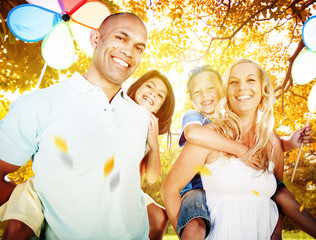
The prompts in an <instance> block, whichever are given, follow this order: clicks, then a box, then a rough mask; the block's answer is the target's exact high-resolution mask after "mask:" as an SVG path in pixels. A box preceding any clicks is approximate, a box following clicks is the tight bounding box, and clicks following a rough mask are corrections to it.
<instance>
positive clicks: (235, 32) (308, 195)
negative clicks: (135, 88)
mask: <svg viewBox="0 0 316 240" xmlns="http://www.w3.org/2000/svg"><path fill="white" fill-rule="evenodd" d="M103 2H104V3H106V4H107V5H108V6H109V7H110V9H111V11H112V12H113V13H114V12H118V11H129V12H133V13H135V14H137V15H138V16H140V17H141V18H142V19H143V20H144V21H145V23H146V25H147V27H148V30H149V39H150V42H149V46H148V49H147V50H146V53H145V55H144V57H143V61H142V64H141V65H140V66H139V68H138V69H137V71H136V72H135V74H134V75H133V76H132V79H131V80H129V81H128V82H129V83H130V82H131V81H132V80H133V79H136V78H137V77H139V76H141V75H142V74H143V73H144V72H146V71H148V70H151V69H157V70H160V71H161V72H163V73H164V74H165V75H166V76H168V78H169V79H170V81H171V82H172V84H173V87H174V89H180V90H181V89H182V91H186V90H185V89H186V88H185V86H186V81H187V73H188V70H190V69H192V68H193V67H195V66H197V65H204V64H210V65H212V66H213V68H214V69H217V70H218V71H219V72H220V73H222V74H223V73H224V71H225V69H226V68H227V66H228V65H229V64H231V63H232V62H233V61H235V60H237V59H240V58H251V59H252V60H255V61H256V62H258V63H259V64H260V65H261V66H263V67H264V68H265V69H266V70H267V72H268V73H269V75H270V77H271V79H272V82H273V84H274V87H275V96H276V100H277V101H276V103H275V105H274V116H275V129H274V130H275V132H276V133H278V134H279V135H280V136H285V137H289V134H290V133H292V132H293V131H294V130H297V129H299V128H301V127H302V126H304V125H305V124H306V120H307V113H308V109H307V98H308V94H309V92H310V90H311V88H312V86H313V85H314V84H316V81H315V80H314V81H312V82H311V83H309V84H306V85H301V86H298V85H295V84H294V83H293V80H292V78H291V74H290V72H291V66H292V63H293V61H294V60H295V58H296V56H297V55H298V53H300V52H301V51H302V50H304V49H305V47H304V44H303V41H302V36H301V32H302V27H303V24H304V22H305V21H306V20H307V19H308V18H309V17H311V16H312V14H313V13H314V14H315V12H316V4H315V1H313V0H303V1H297V0H279V1H278V0H274V1H272V0H270V1H259V0H249V1H248V0H247V1H245V0H242V1H230V0H226V1H214V0H173V1H170V0H162V1H153V0H151V1H148V0H146V1H145V0H137V1H136V0H135V1H134V0H117V1H107V0H103ZM22 3H26V2H25V1H23V0H9V1H1V2H0V90H2V91H3V92H2V94H1V93H0V94H1V95H0V118H3V117H4V116H5V114H6V112H7V111H8V107H9V100H8V99H7V98H6V97H5V96H4V92H5V93H12V92H15V91H19V92H20V93H21V94H23V93H24V92H25V91H29V90H32V88H34V87H35V85H36V83H37V80H38V78H39V75H40V73H41V70H42V67H43V65H44V60H43V59H42V57H41V50H40V46H41V43H40V42H38V43H25V42H23V41H20V40H18V39H16V38H15V37H14V36H13V35H12V33H11V32H10V31H9V29H8V27H7V25H6V17H7V14H8V12H9V11H10V9H12V8H13V7H15V6H17V5H19V4H22ZM76 54H77V55H78V60H77V61H76V62H75V63H74V64H73V65H72V66H71V67H70V68H69V69H67V70H63V71H58V70H54V69H52V68H49V67H48V68H47V70H46V72H45V75H44V78H43V81H42V84H41V86H40V88H45V87H48V86H50V85H52V84H54V83H56V82H58V81H59V78H60V74H65V75H67V76H69V75H71V74H72V73H73V72H75V71H78V72H80V73H84V72H85V71H86V70H87V69H88V67H89V58H88V57H87V56H86V55H85V54H84V53H82V52H80V50H77V52H76ZM178 91H179V90H178ZM185 96H186V97H185ZM176 101H177V103H176V113H175V115H174V117H173V126H172V132H173V139H172V144H171V147H170V148H168V144H167V140H166V137H165V136H162V137H161V138H160V143H161V145H160V150H161V159H162V166H163V171H162V174H161V177H160V178H159V180H158V182H157V183H155V184H149V183H148V182H146V180H144V181H143V189H144V191H145V192H147V193H149V194H150V195H151V196H152V197H153V198H154V199H155V200H156V201H157V202H158V203H160V204H162V201H161V199H160V196H159V188H160V185H161V182H162V181H163V179H164V177H165V176H166V174H167V172H168V170H169V169H170V166H171V165H172V163H173V161H174V160H175V159H176V157H177V155H178V153H179V151H180V149H179V147H178V144H177V140H178V139H177V138H178V134H179V132H180V131H181V118H182V116H183V114H184V113H185V111H186V110H187V109H189V108H191V107H192V106H191V104H190V103H189V98H188V96H187V95H184V94H182V95H179V96H177V92H176ZM315 123H316V116H315V115H314V116H313V117H312V119H311V122H310V125H311V126H315ZM315 130H316V128H315V127H314V131H315ZM315 151H316V144H315V143H313V144H310V145H308V146H304V149H303V153H302V156H301V159H300V163H299V167H298V171H297V173H296V177H295V180H294V183H290V181H289V179H290V178H291V174H292V171H293V168H294V163H295V161H296V157H297V154H298V150H295V151H292V152H287V153H285V183H286V184H287V186H288V188H289V189H290V190H291V191H292V192H293V194H294V195H295V196H296V198H297V200H298V201H299V202H300V203H301V204H303V205H304V207H305V208H307V209H308V210H310V211H311V212H312V214H313V215H314V216H316V167H315V166H316V165H315V164H316V154H315ZM32 174H33V173H32V171H31V162H29V163H28V164H27V165H26V166H25V167H23V168H22V169H20V170H18V171H17V172H16V173H13V174H11V179H13V180H14V181H16V182H17V183H20V182H23V181H25V180H26V179H27V178H28V177H30V176H31V175H32ZM285 227H286V228H288V229H290V228H293V226H292V225H289V224H288V223H287V224H285Z"/></svg>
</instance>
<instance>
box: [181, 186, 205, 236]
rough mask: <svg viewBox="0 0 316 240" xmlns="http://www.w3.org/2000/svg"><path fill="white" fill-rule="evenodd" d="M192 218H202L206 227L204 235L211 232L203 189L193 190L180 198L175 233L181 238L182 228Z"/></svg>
mask: <svg viewBox="0 0 316 240" xmlns="http://www.w3.org/2000/svg"><path fill="white" fill-rule="evenodd" d="M194 218H202V219H203V220H204V222H205V225H206V235H205V237H206V236H207V235H208V234H209V232H210V230H211V217H210V214H209V211H208V209H207V204H206V196H205V191H204V189H193V190H190V191H188V192H186V193H185V194H184V195H183V196H182V202H181V208H180V213H179V219H178V225H177V231H178V234H179V236H180V237H181V234H182V231H183V228H184V227H185V226H186V225H187V224H188V223H189V222H190V221H191V220H192V219H194Z"/></svg>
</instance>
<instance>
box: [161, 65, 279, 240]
mask: <svg viewBox="0 0 316 240" xmlns="http://www.w3.org/2000/svg"><path fill="white" fill-rule="evenodd" d="M273 94H274V92H273V88H272V84H271V81H270V79H269V77H268V75H267V73H266V72H265V71H264V70H263V69H262V68H261V67H260V66H259V65H258V64H256V63H255V62H252V61H250V60H247V59H242V60H239V61H237V62H235V63H234V64H232V65H231V66H230V67H229V68H228V69H227V71H226V73H225V75H224V77H223V96H224V99H223V100H222V103H221V104H220V105H221V106H222V110H220V111H216V118H215V121H214V123H212V124H209V125H206V126H205V127H208V128H211V129H213V130H216V131H217V132H219V133H221V134H222V135H224V136H226V137H228V138H230V139H233V140H235V141H238V142H241V143H243V144H245V145H247V146H248V147H249V148H250V151H249V152H248V156H257V157H258V159H259V160H260V169H259V170H254V169H253V168H250V167H249V166H247V165H246V164H245V163H244V162H243V161H242V160H241V159H239V158H236V157H234V156H232V155H227V154H225V153H223V152H219V151H215V150H210V149H206V148H203V147H200V146H197V145H194V144H191V143H187V144H186V145H185V147H184V148H183V150H182V152H181V154H180V155H179V157H178V159H177V160H176V162H175V164H174V165H173V167H172V168H171V170H170V172H169V174H168V176H167V178H166V180H165V182H164V183H163V186H162V190H161V193H162V197H163V200H164V202H165V207H166V210H167V214H168V216H169V219H170V221H171V223H172V225H173V226H176V223H177V220H178V214H179V209H180V204H181V198H180V195H179V192H180V190H181V189H182V188H183V187H184V186H185V185H186V184H187V183H188V182H189V181H190V180H191V179H192V177H193V176H194V175H195V174H196V170H197V169H201V168H202V167H203V170H201V176H202V182H203V187H204V190H205V192H206V199H207V205H208V209H209V212H210V217H211V232H210V234H209V235H208V237H207V239H234V240H235V239H251V240H254V239H260V240H261V239H270V237H271V235H272V234H273V231H274V228H275V226H276V223H277V220H278V210H277V207H276V204H275V203H274V202H273V201H272V200H271V199H270V198H271V196H272V195H273V194H274V193H275V190H276V179H275V178H277V179H279V180H282V179H283V149H282V146H281V141H280V138H279V137H278V136H277V135H276V134H274V133H272V129H273V101H274V95H273Z"/></svg>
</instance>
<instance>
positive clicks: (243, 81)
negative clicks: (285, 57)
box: [227, 63, 262, 116]
mask: <svg viewBox="0 0 316 240" xmlns="http://www.w3.org/2000/svg"><path fill="white" fill-rule="evenodd" d="M227 94H228V102H229V104H230V106H231V108H232V111H233V112H235V113H236V114H237V115H239V116H240V115H242V114H254V113H255V112H256V111H257V109H258V107H259V104H260V102H261V97H262V92H261V80H260V77H259V70H258V68H257V67H256V65H254V64H252V63H240V64H238V65H236V66H234V67H233V68H232V70H231V73H230V77H229V81H228V89H227Z"/></svg>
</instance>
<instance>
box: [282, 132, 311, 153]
mask: <svg viewBox="0 0 316 240" xmlns="http://www.w3.org/2000/svg"><path fill="white" fill-rule="evenodd" d="M312 132H313V131H312V130H311V127H310V126H304V127H302V128H301V129H299V130H297V131H295V132H294V133H293V134H292V135H291V137H290V139H288V140H285V139H282V138H281V140H282V146H283V150H284V152H287V151H291V150H294V149H297V148H299V147H300V146H301V144H302V143H303V144H309V143H312V142H314V141H315V139H313V138H312V136H311V134H312Z"/></svg>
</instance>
